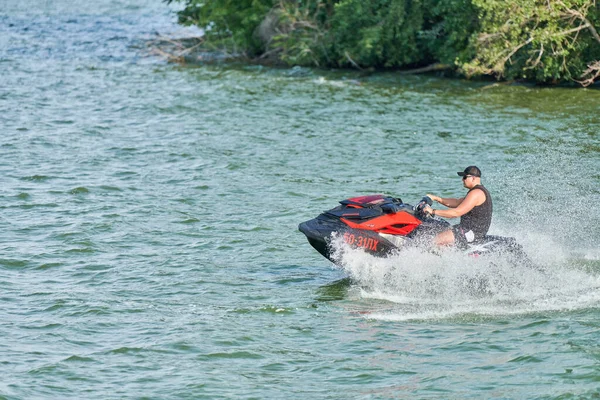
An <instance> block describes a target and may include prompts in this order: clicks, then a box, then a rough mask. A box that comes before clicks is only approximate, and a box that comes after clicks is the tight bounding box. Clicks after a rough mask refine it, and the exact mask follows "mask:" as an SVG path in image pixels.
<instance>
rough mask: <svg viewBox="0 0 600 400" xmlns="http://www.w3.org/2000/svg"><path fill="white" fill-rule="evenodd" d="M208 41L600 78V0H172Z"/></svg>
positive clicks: (306, 55)
mask: <svg viewBox="0 0 600 400" xmlns="http://www.w3.org/2000/svg"><path fill="white" fill-rule="evenodd" d="M167 1H173V0H167ZM174 1H182V2H184V3H185V8H184V10H183V11H181V12H180V13H179V20H180V22H181V23H185V24H196V25H199V26H200V27H202V28H205V29H206V37H207V39H208V40H209V41H212V42H214V43H218V44H219V46H221V47H225V48H227V49H229V50H230V51H235V52H237V53H240V52H243V53H245V54H247V55H249V56H250V57H258V58H263V59H269V60H271V61H275V62H283V63H286V64H288V65H317V66H334V67H357V68H417V67H422V66H427V65H430V64H435V63H439V64H445V65H448V66H451V67H452V68H453V69H454V70H456V71H458V72H460V73H462V74H464V75H466V76H481V75H491V76H495V77H497V78H506V79H521V78H525V79H530V80H533V81H536V82H545V83H554V82H563V81H573V80H576V81H579V82H580V83H581V84H583V85H588V84H591V83H593V82H594V81H595V80H598V78H600V36H599V35H598V32H597V28H600V7H599V6H598V5H596V0H558V1H557V0H306V1H302V0H237V1H235V0H212V1H211V0H174Z"/></svg>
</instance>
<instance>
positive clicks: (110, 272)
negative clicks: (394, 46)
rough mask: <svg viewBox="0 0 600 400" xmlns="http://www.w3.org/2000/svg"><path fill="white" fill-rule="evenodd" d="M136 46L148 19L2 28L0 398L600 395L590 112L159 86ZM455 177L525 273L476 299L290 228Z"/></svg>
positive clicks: (185, 70)
mask: <svg viewBox="0 0 600 400" xmlns="http://www.w3.org/2000/svg"><path fill="white" fill-rule="evenodd" d="M7 3H8V4H7ZM156 32H158V33H161V34H172V35H180V34H185V32H182V28H180V27H178V26H177V25H176V24H175V17H174V15H173V14H172V9H169V8H168V7H167V6H166V5H165V4H164V3H162V2H160V1H150V0H127V1H114V0H99V1H95V2H92V3H90V4H86V6H85V7H83V8H81V7H75V6H73V3H72V2H70V1H67V0H58V1H45V0H25V1H22V2H5V4H4V5H3V6H2V13H1V14H0V72H1V74H0V110H2V112H1V113H0V126H1V129H2V139H1V141H0V147H1V150H2V158H1V159H0V180H1V182H2V188H3V190H2V192H1V194H0V196H1V199H2V202H1V205H0V208H1V210H2V212H1V214H0V215H1V218H0V246H1V251H0V291H1V303H2V307H0V319H1V320H2V321H3V322H2V324H0V336H1V337H2V338H3V340H2V342H1V343H0V371H2V380H1V381H0V398H3V399H32V398H49V399H50V398H52V399H62V398H86V399H107V398H108V399H110V398H120V399H121V398H173V399H182V398H194V399H198V398H210V399H213V398H323V399H347V398H359V399H362V398H364V399H367V398H369V399H371V398H456V399H463V398H544V399H548V398H592V397H597V396H600V391H599V389H598V387H600V386H599V378H598V377H599V376H600V348H599V347H598V341H597V338H598V334H599V333H600V318H599V317H600V313H599V310H600V291H599V289H600V261H599V259H600V252H599V250H598V237H600V211H599V208H598V204H599V200H600V196H599V193H600V192H599V182H600V174H599V173H598V170H599V167H600V163H599V153H600V139H599V136H598V131H599V129H598V128H599V126H600V113H598V104H600V92H598V91H595V90H570V89H548V88H537V87H527V86H514V85H513V86H511V85H494V84H493V83H492V82H467V81H459V80H445V79H438V78H435V77H427V76H413V77H407V76H398V75H397V74H394V73H378V74H371V75H365V74H360V73H355V72H352V71H319V70H311V69H304V68H291V69H269V68H264V67H256V66H234V65H221V66H196V67H193V66H176V65H170V64H166V63H165V62H164V61H163V60H161V59H159V58H156V57H154V56H152V55H149V54H148V51H147V47H146V42H147V41H148V40H150V39H152V38H154V37H155V35H156ZM468 164H477V165H479V166H480V167H481V168H482V170H483V171H484V174H485V182H486V184H487V186H488V187H489V188H490V189H491V190H492V193H494V196H495V197H494V200H495V203H494V204H495V207H496V210H495V217H494V218H495V219H494V223H493V225H492V233H498V234H507V235H511V236H515V237H516V238H517V239H518V240H519V241H520V242H521V243H523V245H524V246H525V248H526V250H527V252H528V253H529V254H530V255H531V257H532V259H534V260H535V261H536V262H537V263H538V264H541V265H543V266H544V267H545V269H546V272H545V273H544V274H540V273H537V272H532V271H527V270H523V269H518V268H517V269H515V268H513V267H508V266H503V265H501V264H495V266H494V268H495V270H494V271H495V275H494V276H493V277H491V278H490V282H492V284H493V285H491V286H490V290H489V291H488V292H487V293H486V294H485V295H483V296H481V294H477V293H475V294H474V293H470V292H468V291H465V290H463V289H462V286H461V282H462V281H463V280H464V277H465V276H467V277H469V274H481V273H483V274H486V273H488V272H487V270H484V271H482V269H481V268H480V267H478V266H477V265H475V264H472V263H470V262H468V261H465V260H464V259H461V258H455V257H451V256H450V257H446V258H444V257H442V258H439V257H438V258H435V257H434V258H432V257H431V255H419V254H413V255H412V257H411V258H409V257H397V258H392V259H388V260H376V259H373V258H371V257H368V256H365V255H364V254H360V253H352V252H348V253H347V258H346V260H345V265H344V267H334V266H333V265H332V264H330V263H329V262H328V261H326V260H325V259H323V258H322V257H320V256H319V255H318V254H317V253H316V252H315V251H314V250H312V248H310V246H309V245H308V243H307V242H306V240H305V239H304V238H303V236H302V235H301V234H300V233H299V232H298V231H297V225H298V223H299V222H301V221H304V220H306V219H309V218H312V217H313V216H315V215H316V214H318V213H320V212H321V211H322V210H325V209H328V208H331V207H333V206H334V205H335V204H336V203H337V201H339V200H342V199H344V198H347V197H350V196H352V195H356V194H367V193H388V194H392V195H395V196H400V197H402V198H403V199H405V201H407V202H409V203H412V202H415V201H417V200H418V199H419V198H420V197H421V196H422V195H423V194H424V193H426V192H434V193H438V194H440V195H443V196H461V195H462V194H463V193H464V192H463V189H461V185H460V181H459V179H458V178H457V176H456V171H458V170H460V169H462V168H464V166H466V165H468ZM478 268H479V269H478ZM477 276H479V275H477ZM490 276H491V275H490Z"/></svg>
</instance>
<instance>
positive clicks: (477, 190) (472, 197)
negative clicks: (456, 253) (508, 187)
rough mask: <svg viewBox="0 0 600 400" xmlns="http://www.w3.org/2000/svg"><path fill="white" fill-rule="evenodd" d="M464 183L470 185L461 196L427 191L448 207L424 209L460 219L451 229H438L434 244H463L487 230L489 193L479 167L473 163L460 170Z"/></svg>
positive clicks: (430, 195)
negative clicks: (439, 195) (434, 193)
mask: <svg viewBox="0 0 600 400" xmlns="http://www.w3.org/2000/svg"><path fill="white" fill-rule="evenodd" d="M457 173H458V175H459V176H462V181H463V186H464V187H466V188H467V189H469V192H468V193H467V195H466V196H465V197H463V198H461V199H453V198H442V197H438V196H435V195H432V194H428V195H427V196H429V197H430V198H431V199H432V200H434V201H436V202H438V203H440V204H441V205H443V206H446V207H448V209H447V210H434V209H432V208H431V207H429V206H427V207H425V209H424V211H425V212H426V213H431V214H432V215H437V216H439V217H443V218H456V217H460V223H459V224H458V225H454V226H453V227H452V228H451V229H449V230H447V231H444V232H441V233H439V234H438V235H437V236H436V237H435V238H434V242H435V244H436V245H437V246H452V245H454V244H456V245H458V246H460V247H464V246H466V245H467V243H471V242H473V241H476V240H479V239H482V238H483V237H484V236H485V235H486V234H487V232H488V229H489V228H490V225H491V223H492V196H491V195H490V192H488V190H487V189H486V188H485V187H484V186H483V185H482V184H481V170H480V169H479V168H477V167H476V166H474V165H472V166H469V167H467V168H465V170H464V171H463V172H457Z"/></svg>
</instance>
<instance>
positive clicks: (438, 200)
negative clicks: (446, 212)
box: [427, 193, 442, 203]
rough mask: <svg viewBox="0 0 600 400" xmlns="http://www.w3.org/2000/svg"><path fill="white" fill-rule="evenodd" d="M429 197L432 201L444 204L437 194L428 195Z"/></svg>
mask: <svg viewBox="0 0 600 400" xmlns="http://www.w3.org/2000/svg"><path fill="white" fill-rule="evenodd" d="M427 197H429V198H430V199H431V200H433V201H436V202H438V203H441V202H442V198H441V197H439V196H436V195H435V194H429V193H427Z"/></svg>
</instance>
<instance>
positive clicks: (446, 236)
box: [433, 229, 454, 247]
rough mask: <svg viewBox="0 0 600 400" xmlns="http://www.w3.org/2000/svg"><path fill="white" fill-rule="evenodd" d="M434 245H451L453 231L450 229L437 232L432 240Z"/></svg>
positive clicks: (452, 242)
mask: <svg viewBox="0 0 600 400" xmlns="http://www.w3.org/2000/svg"><path fill="white" fill-rule="evenodd" d="M433 241H434V243H435V245H436V246H439V247H442V246H452V245H454V232H452V230H451V229H449V230H447V231H444V232H442V233H439V234H438V235H437V236H436V237H435V239H434V240H433Z"/></svg>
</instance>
